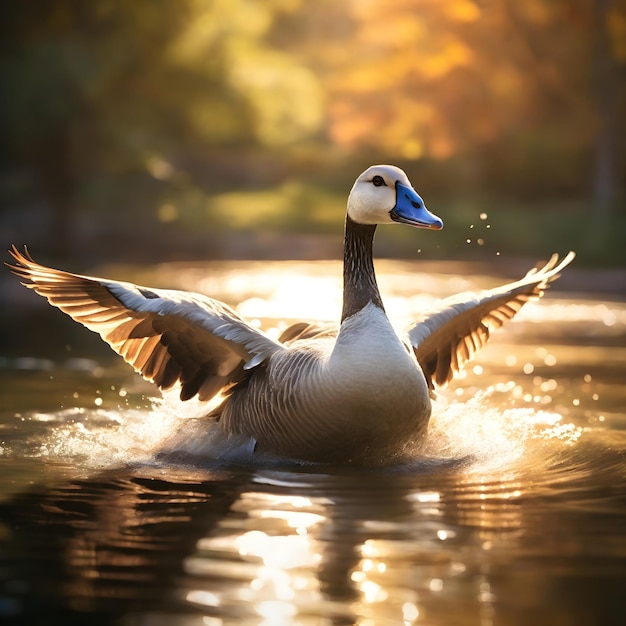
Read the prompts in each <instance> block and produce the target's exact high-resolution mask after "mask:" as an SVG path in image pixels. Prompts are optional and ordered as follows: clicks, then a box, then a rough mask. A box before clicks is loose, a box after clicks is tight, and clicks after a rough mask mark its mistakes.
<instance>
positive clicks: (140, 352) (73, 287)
mask: <svg viewBox="0 0 626 626" xmlns="http://www.w3.org/2000/svg"><path fill="white" fill-rule="evenodd" d="M10 254H11V256H12V257H13V259H14V260H15V262H16V263H15V265H9V267H10V269H11V270H12V271H13V272H14V273H15V274H17V275H18V276H19V277H20V278H21V279H22V280H23V281H24V284H25V285H26V286H27V287H29V288H31V289H33V291H35V292H36V293H38V294H40V295H42V296H43V297H45V298H46V299H47V300H48V302H49V303H50V304H52V305H53V306H55V307H57V308H59V309H61V311H63V312H64V313H67V314H68V315H69V316H70V317H72V318H73V319H74V320H76V321H77V322H80V323H81V324H83V325H84V326H86V327H87V328H89V329H90V330H92V331H94V332H97V333H98V334H100V336H101V337H102V338H103V339H104V340H105V341H106V342H107V343H108V344H109V345H110V346H111V347H112V348H113V349H114V350H115V351H116V352H118V353H119V354H120V355H121V356H122V357H123V358H124V359H125V360H126V361H127V362H128V363H130V365H132V366H133V367H134V368H135V369H136V370H137V371H138V372H139V373H141V374H142V375H143V376H144V377H145V378H146V379H148V380H151V381H153V382H154V383H156V384H157V385H158V386H159V387H160V388H161V389H169V388H171V387H173V386H174V385H175V384H177V383H178V384H179V385H180V386H181V398H182V399H184V400H185V399H189V398H192V397H193V396H195V395H198V396H199V398H200V399H201V400H208V399H210V398H211V397H213V396H214V395H215V394H217V393H218V392H219V391H220V390H222V389H223V388H228V387H230V386H231V385H233V384H235V383H236V382H239V381H241V380H242V379H243V378H244V377H245V376H246V373H245V369H248V370H249V369H251V368H253V367H255V366H257V365H259V364H261V363H263V362H264V361H266V360H267V359H268V358H269V357H270V355H271V354H273V353H274V352H275V351H277V350H282V349H284V347H283V346H282V345H281V344H280V343H277V342H275V341H272V340H271V339H269V338H268V337H267V336H265V335H264V334H262V333H261V332H259V331H258V330H256V329H255V328H253V327H251V326H250V325H249V324H247V323H246V322H245V321H244V320H243V319H242V318H241V317H239V316H238V315H237V313H235V311H233V310H232V309H231V308H230V307H228V306H227V305H225V304H224V303H222V302H219V301H218V300H214V299H211V298H208V297H206V296H202V295H199V294H194V293H186V292H182V291H173V290H164V289H163V290H161V289H146V288H144V287H138V286H136V285H133V284H131V283H124V282H118V281H112V280H105V279H101V278H95V277H91V276H82V275H79V274H72V273H70V272H64V271H62V270H56V269H53V268H50V267H46V266H44V265H41V264H39V263H37V262H35V261H34V260H33V258H32V257H31V256H30V254H29V253H28V251H27V250H25V251H24V253H22V252H20V251H19V250H18V249H17V248H16V247H15V246H14V247H13V248H12V249H11V250H10ZM246 365H248V367H247V368H246Z"/></svg>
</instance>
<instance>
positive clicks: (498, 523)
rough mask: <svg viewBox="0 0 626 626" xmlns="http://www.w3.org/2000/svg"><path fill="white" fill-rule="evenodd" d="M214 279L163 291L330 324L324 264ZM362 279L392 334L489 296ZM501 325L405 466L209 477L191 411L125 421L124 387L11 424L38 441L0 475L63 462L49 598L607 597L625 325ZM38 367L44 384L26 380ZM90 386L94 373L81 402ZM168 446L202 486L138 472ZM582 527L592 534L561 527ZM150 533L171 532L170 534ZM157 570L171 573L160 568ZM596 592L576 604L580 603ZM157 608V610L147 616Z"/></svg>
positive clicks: (180, 473) (560, 318) (394, 614)
mask: <svg viewBox="0 0 626 626" xmlns="http://www.w3.org/2000/svg"><path fill="white" fill-rule="evenodd" d="M217 267H218V268H219V269H215V271H213V272H212V271H211V268H209V271H208V273H207V271H206V268H205V269H203V270H202V272H200V271H199V270H198V269H194V268H191V269H189V271H185V270H184V268H182V269H181V268H178V267H176V268H174V269H172V270H171V272H172V274H171V277H172V281H171V282H170V284H169V286H177V287H181V288H185V289H191V290H201V291H205V292H208V293H210V294H211V295H213V296H216V297H219V298H221V299H224V300H225V301H227V302H229V303H230V304H237V303H240V304H239V305H238V311H239V312H240V313H241V314H244V315H245V316H246V317H249V318H251V319H254V320H257V322H256V323H258V324H259V325H260V326H261V327H263V328H264V329H266V330H268V331H269V332H271V333H274V334H277V333H278V332H279V331H280V330H281V329H282V328H284V326H286V325H287V324H289V323H291V322H293V321H295V320H299V319H313V320H326V321H333V320H336V319H337V317H338V314H339V311H340V308H341V278H340V275H341V270H340V265H339V264H338V263H334V262H323V263H319V264H318V263H293V264H292V263H281V264H271V263H270V264H267V263H262V264H255V263H251V264H245V265H242V264H235V265H234V266H233V267H229V266H225V265H219V266H217ZM377 268H378V279H379V284H380V287H381V291H382V293H383V299H384V300H385V303H386V306H387V310H388V313H389V315H390V317H392V319H394V320H395V321H397V322H398V326H399V327H404V326H406V324H407V323H408V322H409V321H410V320H411V319H412V317H413V316H414V315H415V314H417V313H418V312H420V311H421V310H423V309H424V308H425V307H428V306H429V305H430V304H432V303H433V302H434V300H435V299H436V298H439V297H443V296H446V295H450V294H452V293H456V292H458V291H464V290H468V289H470V288H476V287H488V286H493V285H494V284H495V283H494V279H493V278H489V277H472V276H455V275H446V274H434V273H432V272H420V271H413V270H414V269H415V268H414V267H413V266H412V265H411V264H402V263H400V264H396V263H390V262H389V263H387V262H382V263H379V264H377ZM398 268H399V269H398ZM207 274H208V277H207ZM294 276H295V278H294ZM174 277H175V280H174ZM161 278H162V279H163V280H165V279H167V276H165V278H163V277H161ZM422 291H423V292H426V293H427V294H428V295H423V294H418V295H416V292H422ZM519 319H520V321H519V322H514V323H511V324H509V325H507V327H506V330H503V331H500V332H497V333H494V336H493V338H492V339H491V341H490V344H489V346H488V347H486V348H485V349H484V350H483V351H481V353H480V356H479V358H478V359H477V360H476V361H475V362H474V363H473V364H470V366H469V367H468V368H467V369H466V370H465V372H464V373H463V375H462V376H460V377H459V379H458V380H457V381H456V382H455V383H454V384H453V385H451V386H450V388H449V389H447V390H444V391H443V392H441V393H440V397H439V399H438V400H437V401H436V402H435V405H434V411H433V419H432V421H431V425H430V430H429V434H428V437H427V440H426V442H425V448H424V450H423V457H421V458H420V459H416V462H415V464H414V465H412V466H411V467H402V468H392V469H389V470H384V471H378V472H373V471H372V472H368V471H357V470H353V469H350V468H330V467H325V466H310V465H294V464H284V463H283V464H278V465H271V466H263V465H260V466H259V465H257V466H254V465H252V466H250V465H248V466H246V467H239V466H238V467H233V466H232V465H230V464H229V461H232V460H236V461H238V462H239V461H241V458H242V457H241V456H240V455H241V450H240V449H235V450H234V451H233V454H236V456H235V457H229V453H230V452H231V451H225V450H223V449H222V448H220V444H221V443H222V440H221V439H220V438H219V437H206V432H203V430H202V428H200V430H198V423H199V422H198V421H197V420H195V419H194V418H196V417H198V416H200V415H202V413H203V411H205V410H206V409H205V408H204V407H202V406H201V405H199V404H198V403H193V402H191V403H185V404H183V405H181V404H180V403H179V402H178V401H177V399H176V398H175V397H174V394H166V395H165V397H164V398H163V399H160V398H149V399H147V400H146V403H147V405H148V406H147V407H146V408H131V406H134V405H128V404H127V403H126V404H125V403H124V402H123V401H124V400H126V399H127V395H126V389H127V387H126V386H124V385H127V384H128V381H127V380H126V382H125V383H124V385H120V384H119V383H118V382H116V383H115V385H114V387H115V390H114V391H112V392H111V393H110V394H106V393H100V394H97V393H95V391H94V392H92V396H93V398H92V400H93V402H91V404H90V406H89V407H86V406H80V407H71V408H65V409H63V410H53V411H30V412H29V411H26V410H25V411H22V412H21V413H20V416H19V420H20V422H19V423H20V425H21V427H22V428H27V427H30V428H34V427H36V428H37V429H38V430H36V433H35V434H33V431H30V432H31V438H30V439H28V437H26V438H25V439H26V441H22V440H21V438H19V437H17V436H16V438H15V441H14V442H13V443H7V444H4V443H3V445H2V447H1V448H0V459H1V460H10V457H11V455H12V454H13V455H16V453H19V454H18V456H22V457H24V458H26V459H27V460H28V462H29V463H31V462H32V460H39V461H41V462H42V463H44V464H45V467H46V468H47V469H48V470H50V471H52V470H53V469H54V466H53V462H54V463H61V464H62V463H66V466H65V467H64V468H63V471H64V474H63V475H64V476H66V477H69V478H71V480H70V481H69V482H68V484H67V485H65V486H62V487H60V488H59V490H58V492H54V491H53V492H52V494H51V496H50V500H49V501H46V503H45V506H44V507H42V508H43V509H44V510H45V511H46V513H47V516H48V517H47V518H46V521H45V523H46V524H47V525H48V527H50V524H51V522H50V516H54V515H60V520H61V521H60V522H59V523H60V524H61V525H62V528H61V531H60V534H61V535H62V536H65V535H66V534H67V533H68V532H70V531H69V529H71V533H73V534H71V533H70V534H71V541H70V542H69V547H67V555H65V556H63V558H64V559H66V561H67V563H66V568H67V569H68V570H69V571H71V572H72V574H71V576H69V575H68V576H69V578H70V580H69V581H65V582H64V585H65V586H64V587H63V590H64V591H63V593H66V594H67V595H68V597H70V600H69V601H68V602H70V603H72V602H73V603H74V604H73V606H78V607H79V608H80V610H87V609H85V607H87V608H89V607H90V606H101V605H100V604H98V602H101V603H102V606H104V607H107V610H108V607H109V603H110V602H112V599H113V598H117V600H118V601H119V600H120V598H122V599H123V598H126V597H127V598H128V599H129V602H132V601H136V598H135V595H134V594H137V596H139V597H143V596H141V594H142V593H145V589H144V588H147V587H151V586H154V588H155V591H153V592H152V593H153V595H152V596H150V602H151V603H153V604H154V605H155V607H156V608H154V609H153V610H150V609H145V610H142V611H139V612H136V609H134V611H135V612H133V611H130V612H129V613H128V614H127V616H126V618H125V621H124V623H125V624H128V625H129V626H135V625H136V626H140V625H141V626H163V625H164V624H168V625H169V624H176V626H230V625H233V626H234V625H235V624H237V625H238V626H241V625H247V624H254V625H263V626H281V625H283V624H284V625H285V626H287V625H292V624H302V625H306V626H308V625H315V626H318V625H320V624H324V625H326V624H358V625H359V626H373V625H378V624H410V625H412V624H420V623H425V624H426V623H429V624H436V625H441V626H446V625H447V624H451V623H455V624H456V623H458V624H476V623H480V624H483V625H485V626H487V625H490V624H494V623H502V624H507V625H509V624H510V625H512V626H517V625H518V624H521V623H524V620H526V622H525V623H529V622H528V620H529V619H530V618H531V617H532V616H534V615H537V614H538V613H537V611H539V612H540V613H541V614H542V615H545V616H546V619H547V622H546V623H548V621H549V622H550V623H568V622H567V618H573V617H576V616H577V615H578V612H579V610H580V607H578V605H576V602H577V598H578V597H579V596H580V595H581V594H580V593H577V591H576V589H574V590H573V591H570V592H569V594H568V593H566V592H564V591H562V590H560V587H559V585H560V584H561V582H560V581H561V579H562V578H563V576H565V577H566V578H568V580H570V579H572V578H574V577H575V576H588V578H582V580H583V582H585V581H588V580H591V579H595V578H597V576H598V575H599V574H602V576H603V577H604V578H603V580H604V581H605V584H607V583H606V581H607V580H608V581H609V582H610V581H611V580H612V579H611V578H610V575H611V572H612V571H615V572H617V573H616V574H615V577H616V578H615V580H620V578H619V577H620V575H621V573H622V572H625V573H626V568H624V567H623V565H622V564H621V561H617V559H620V558H626V549H624V546H623V533H622V534H620V532H619V530H616V529H619V528H623V524H622V523H621V522H620V519H619V518H617V517H615V516H616V515H617V514H616V511H618V510H621V509H619V506H620V504H619V503H620V500H619V498H620V497H623V494H621V495H620V492H619V482H618V479H619V477H620V476H622V478H623V458H624V457H623V454H624V451H626V437H625V436H624V435H623V433H624V432H625V431H626V419H625V418H624V411H623V406H624V395H623V394H624V392H623V379H622V374H623V371H624V367H625V366H626V349H625V347H624V345H623V327H624V325H626V305H624V304H623V303H617V302H616V303H608V302H598V301H593V300H588V301H583V302H581V301H579V300H578V299H576V298H575V297H573V296H571V295H570V296H568V297H567V298H563V297H560V298H556V297H554V298H546V299H544V300H542V301H541V302H539V303H536V304H535V303H531V304H529V305H528V306H527V307H525V309H524V312H523V314H522V315H521V316H520V318H519ZM620 333H621V334H620ZM615 337H618V338H620V341H621V343H620V342H619V341H618V342H617V343H616V342H615V341H614V338H615ZM92 365H94V364H93V363H92ZM21 367H23V368H25V369H24V371H26V369H28V367H30V368H31V369H37V368H38V367H39V366H38V365H37V363H36V362H27V361H24V362H23V363H22V365H21ZM54 368H55V366H54V363H47V364H46V365H45V367H42V368H41V371H42V375H44V376H45V377H46V379H47V378H48V377H50V375H51V374H52V375H56V372H55V369H54ZM93 371H95V368H93V367H91V368H84V370H81V373H82V374H81V375H83V376H88V375H91V374H90V373H91V372H93ZM106 376H107V374H106V373H105V371H104V370H103V369H102V368H101V370H100V371H98V372H97V375H96V374H95V373H94V374H93V378H92V383H93V386H94V387H95V388H96V389H97V390H101V389H104V388H105V381H106ZM112 386H113V385H112ZM120 391H123V392H124V396H122V395H121V394H120ZM82 394H83V392H82V391H81V398H82ZM69 396H70V397H73V396H72V390H69ZM98 398H100V399H101V400H102V402H101V403H100V405H98V404H97V403H95V399H98ZM181 431H182V432H185V433H189V434H188V435H186V438H185V440H179V441H178V443H179V444H180V445H181V446H182V448H181V449H187V450H190V451H191V452H193V453H194V454H196V455H197V454H200V455H203V456H205V459H204V460H205V463H204V464H203V465H197V464H196V465H195V466H194V465H193V464H192V463H191V460H190V459H187V461H189V462H190V463H191V464H190V465H186V464H185V463H184V462H183V463H182V464H180V463H179V464H172V463H171V462H169V461H167V460H162V459H160V458H158V457H155V453H156V452H158V451H159V450H161V449H162V448H163V446H164V445H169V444H170V443H171V441H172V437H173V436H174V435H175V433H178V432H181ZM199 433H201V434H202V435H203V436H198V434H199ZM603 437H604V439H603ZM607 442H608V443H607ZM183 444H184V445H183ZM244 452H245V450H244ZM237 455H238V456H237ZM182 458H183V461H184V459H185V457H182ZM207 458H208V459H211V458H213V459H214V462H207ZM120 467H123V468H124V469H123V470H119V469H118V468H120ZM109 471H110V472H112V474H111V478H110V479H109V478H107V476H108V474H107V472H109ZM120 472H121V473H120ZM89 475H95V478H93V482H89V481H90V480H91V479H88V478H85V476H89ZM28 477H30V474H28ZM77 478H80V479H81V480H85V481H86V482H83V483H78V482H76V481H77ZM229 480H232V481H233V483H234V484H233V485H231V484H230V483H228V481H229ZM159 481H162V482H159ZM220 499H225V500H227V504H226V505H220V504H219V503H220V502H221V500H220ZM215 502H217V503H218V504H215ZM87 504H89V505H90V506H89V507H88V506H87ZM220 506H223V511H222V512H218V513H216V511H219V507H220ZM64 507H66V509H67V510H66V511H65V509H64ZM203 507H204V508H203ZM550 507H554V510H552V509H551V508H550ZM59 511H61V513H59ZM588 511H591V512H593V513H594V514H596V515H597V514H598V512H599V511H600V512H602V513H603V514H605V515H607V517H606V518H601V520H600V522H598V518H597V517H594V518H592V520H591V521H590V520H587V519H585V518H581V516H582V515H584V514H585V513H586V512H588ZM72 515H73V517H72ZM611 516H613V517H611ZM581 519H582V521H581ZM209 520H211V521H209ZM598 523H600V524H604V526H602V525H600V526H598ZM167 524H180V526H174V527H173V528H174V529H175V530H171V531H169V534H168V531H167V529H168V528H170V527H168V526H167ZM2 528H3V527H2V525H0V531H2ZM603 528H604V529H605V531H606V532H602V529H603ZM37 532H38V533H39V534H38V536H39V535H41V532H40V528H39V527H38V528H37ZM179 544H180V545H182V546H184V547H182V548H181V547H179V548H176V546H177V545H179ZM585 550H589V551H590V552H589V554H587V553H586V552H585ZM160 554H163V555H165V554H167V555H169V557H170V559H173V560H174V563H172V562H171V561H164V565H159V564H158V563H159V561H158V558H157V557H158V555H160ZM581 555H582V556H581ZM585 555H586V556H585ZM64 562H65V561H64ZM520 563H521V564H522V565H520V566H519V567H518V566H517V565H518V564H520ZM611 568H613V569H611ZM171 571H174V572H175V577H174V579H172V577H171ZM168 576H170V577H169V578H168ZM161 578H163V579H167V580H168V581H170V582H168V583H167V585H169V586H168V587H164V588H161V587H159V584H164V583H160V579H161ZM146 581H148V583H149V584H148V583H146ZM131 583H135V584H136V586H135V587H132V586H130V587H129V585H131ZM594 589H595V591H594ZM600 589H601V587H599V586H598V587H597V589H596V588H595V587H593V586H592V587H590V588H589V589H588V593H595V594H596V596H595V598H596V600H597V599H598V598H602V594H601V591H599V590H600ZM59 593H61V592H59ZM168 593H169V594H170V596H168V597H169V598H170V599H169V600H168V602H169V603H170V604H168V605H167V607H166V609H160V608H159V607H160V606H161V607H162V605H159V602H160V601H163V602H164V600H162V598H159V597H158V596H159V595H165V596H167V594H168ZM559 594H561V595H559ZM171 596H174V598H175V599H174V600H172V599H171ZM595 605H596V606H601V605H602V603H601V602H600V603H598V602H597V601H596V602H595ZM608 605H609V606H610V603H608ZM124 606H125V605H124ZM132 606H136V605H132ZM607 610H608V609H607ZM161 611H162V612H161ZM503 612H504V615H505V617H504V618H502V617H501V616H502V615H503ZM583 613H584V611H583ZM133 615H135V616H136V617H133ZM585 615H587V614H585ZM498 616H500V619H498ZM563 616H565V617H564V618H563V619H561V618H562V617H563ZM560 619H561V621H560V622H559V620H560ZM570 623H572V622H571V620H570ZM590 623H592V622H590Z"/></svg>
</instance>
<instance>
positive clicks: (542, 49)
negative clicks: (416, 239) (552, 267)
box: [0, 0, 626, 263]
mask: <svg viewBox="0 0 626 626" xmlns="http://www.w3.org/2000/svg"><path fill="white" fill-rule="evenodd" d="M625 25H626V6H624V3H623V2H622V0H609V2H606V3H599V2H594V0H584V1H583V2H580V3H574V4H572V3H567V2H557V3H555V2H552V1H550V0H529V1H528V2H525V3H519V2H515V0H499V2H495V3H478V2H475V1H474V0H450V2H445V3H423V2H420V1H419V0H385V1H383V0H375V1H373V2H346V3H341V2H334V1H333V0H320V1H319V2H315V3H313V2H304V0H177V1H176V2H168V1H166V0H133V1H132V2H130V1H124V0H90V1H89V2H83V1H81V0H55V1H54V2H50V1H49V0H29V1H28V2H23V3H3V5H2V7H1V8H0V91H1V95H2V97H1V99H0V145H1V146H2V148H1V149H2V153H1V155H0V200H1V205H0V227H1V228H0V230H1V231H2V232H3V233H5V232H6V233H7V235H6V236H7V237H11V238H12V239H15V238H16V237H17V238H19V239H29V240H30V238H31V237H32V232H24V227H23V224H30V225H31V226H30V227H29V228H30V229H31V231H32V230H35V231H37V232H40V233H44V234H43V235H42V237H45V239H46V241H48V242H52V243H53V244H54V246H55V247H56V252H57V253H58V254H62V253H65V254H67V253H69V252H71V251H72V249H73V246H74V249H75V247H76V246H77V242H78V241H79V239H80V237H82V238H84V237H86V234H85V231H87V230H88V231H89V232H92V233H93V236H94V237H96V236H97V233H98V232H99V231H100V232H109V233H115V232H123V233H126V234H128V233H131V232H133V231H134V232H136V233H137V236H138V237H140V236H141V233H148V232H152V231H151V229H152V228H153V227H154V228H157V229H158V228H160V227H168V228H177V227H180V228H182V229H187V228H192V229H196V230H197V231H201V230H202V229H212V230H216V229H219V230H223V229H224V228H240V229H244V230H254V229H262V228H263V229H268V228H269V229H277V230H287V231H294V230H300V231H305V230H306V231H309V232H310V231H313V232H321V231H325V230H327V229H328V230H330V229H333V230H336V229H337V228H340V224H341V221H342V219H343V207H344V203H345V197H346V195H347V191H348V189H349V186H350V184H351V183H352V181H353V179H354V177H355V176H356V175H357V174H358V173H359V171H360V170H361V169H362V168H364V167H365V166H367V165H369V164H371V163H373V162H382V161H387V162H393V163H397V164H398V165H401V166H404V167H405V168H406V169H407V170H408V171H409V174H410V176H411V178H412V180H413V181H414V183H415V184H416V186H417V187H418V188H419V189H420V191H421V192H423V194H424V195H425V196H426V197H439V198H442V200H443V203H444V205H445V204H447V203H449V204H450V206H454V207H463V206H472V205H476V204H478V199H479V198H494V197H499V198H504V199H505V200H504V202H503V207H502V209H501V210H499V214H500V213H502V214H503V215H507V216H508V215H509V214H510V216H511V219H510V220H509V222H510V223H514V222H515V215H517V214H518V212H517V211H516V209H515V207H516V206H521V207H529V208H524V209H522V210H520V211H519V214H520V215H523V214H525V213H526V212H528V211H530V212H533V213H535V212H536V213H537V214H538V216H539V217H540V218H541V219H544V220H545V223H544V224H543V228H544V230H542V233H544V232H545V233H546V238H549V237H552V239H554V238H555V237H556V236H557V235H559V236H560V235H562V234H563V233H565V232H566V231H564V230H563V223H562V222H560V221H559V220H558V219H557V218H556V217H555V218H554V219H553V220H550V219H548V216H549V215H552V214H554V215H557V214H558V213H559V212H560V209H559V210H555V211H552V209H551V208H550V207H553V206H557V205H558V206H564V205H570V206H576V207H578V208H577V209H576V210H575V211H573V213H572V214H573V215H574V214H575V215H576V220H577V221H578V223H585V222H586V223H593V224H595V225H594V229H595V230H594V237H593V242H594V243H593V245H592V246H590V247H589V246H588V248H587V249H588V250H590V252H589V253H588V259H589V260H590V261H591V260H600V258H603V259H604V260H606V261H608V262H613V263H620V262H623V259H622V258H621V257H620V256H619V254H614V253H613V252H607V251H608V250H609V249H613V248H614V247H615V246H617V245H622V244H621V241H618V240H619V237H617V238H616V237H615V235H614V232H615V230H616V228H614V227H617V226H620V224H621V222H620V220H621V217H620V208H621V207H622V206H623V202H624V197H625V195H624V184H625V179H624V177H623V176H622V175H620V172H621V171H622V170H623V167H624V163H626V145H625V142H624V137H625V136H626V128H625V127H624V124H625V123H626V119H625V118H624V117H623V116H619V115H618V111H619V110H620V107H623V104H624V102H626V89H625V82H626V81H625V80H624V71H625V67H626V53H625V51H624V45H623V41H624V40H626V36H625V35H626V26H625ZM588 198H589V200H587V199H588ZM459 211H460V212H459V215H462V214H463V210H462V209H459ZM577 211H580V213H577ZM509 222H507V223H509ZM572 223H574V220H572ZM86 224H88V225H89V226H88V227H87V226H85V225H86ZM449 225H452V226H449ZM453 225H454V218H453V219H452V220H450V219H448V220H447V226H446V231H445V232H446V234H444V235H443V237H442V238H439V241H440V242H441V243H439V244H437V245H438V246H439V248H435V249H433V250H430V251H428V250H425V252H424V253H425V254H431V255H434V256H437V255H438V254H440V253H441V254H442V255H445V254H467V249H466V248H465V247H464V245H463V241H464V238H461V239H457V240H454V239H450V240H449V239H448V237H453V236H455V233H456V231H455V228H454V227H453ZM524 226H525V222H524V221H523V220H522V221H521V222H520V223H519V224H517V225H516V228H515V229H513V230H512V235H511V236H512V238H513V239H514V238H515V235H516V234H517V236H518V243H519V246H520V248H521V247H524V246H526V247H527V249H528V251H529V252H530V248H531V247H532V245H533V243H532V242H534V241H536V238H532V237H530V235H531V234H532V233H525V231H524ZM503 229H505V230H506V228H505V227H504V226H503ZM574 230H575V231H576V232H578V231H577V230H576V229H575V228H574ZM502 232H504V230H503V231H502ZM79 235H80V236H79ZM386 236H387V235H385V237H386ZM393 236H394V237H397V238H398V240H397V241H398V242H399V243H398V244H397V245H398V247H399V248H402V245H401V240H402V238H404V237H405V236H406V235H404V234H400V233H398V234H397V235H393ZM568 236H569V235H568ZM571 237H572V238H574V239H576V235H575V233H571ZM529 242H530V243H529ZM9 243H10V241H9V240H7V241H6V242H4V245H8V244H9ZM547 243H549V242H546V245H547ZM580 243H581V245H582V244H583V243H584V242H583V241H580ZM486 245H488V244H485V246H486ZM507 245H509V246H512V247H513V248H515V246H516V243H515V241H513V240H511V241H508V242H507ZM50 247H53V246H50ZM86 247H87V248H89V245H88V244H87V245H86ZM391 247H393V246H391ZM548 247H552V246H548ZM592 249H593V250H596V249H598V250H604V251H605V252H602V253H601V254H600V255H599V256H597V255H596V256H594V254H595V253H593V252H592V251H591V250H592ZM461 250H464V252H461Z"/></svg>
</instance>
